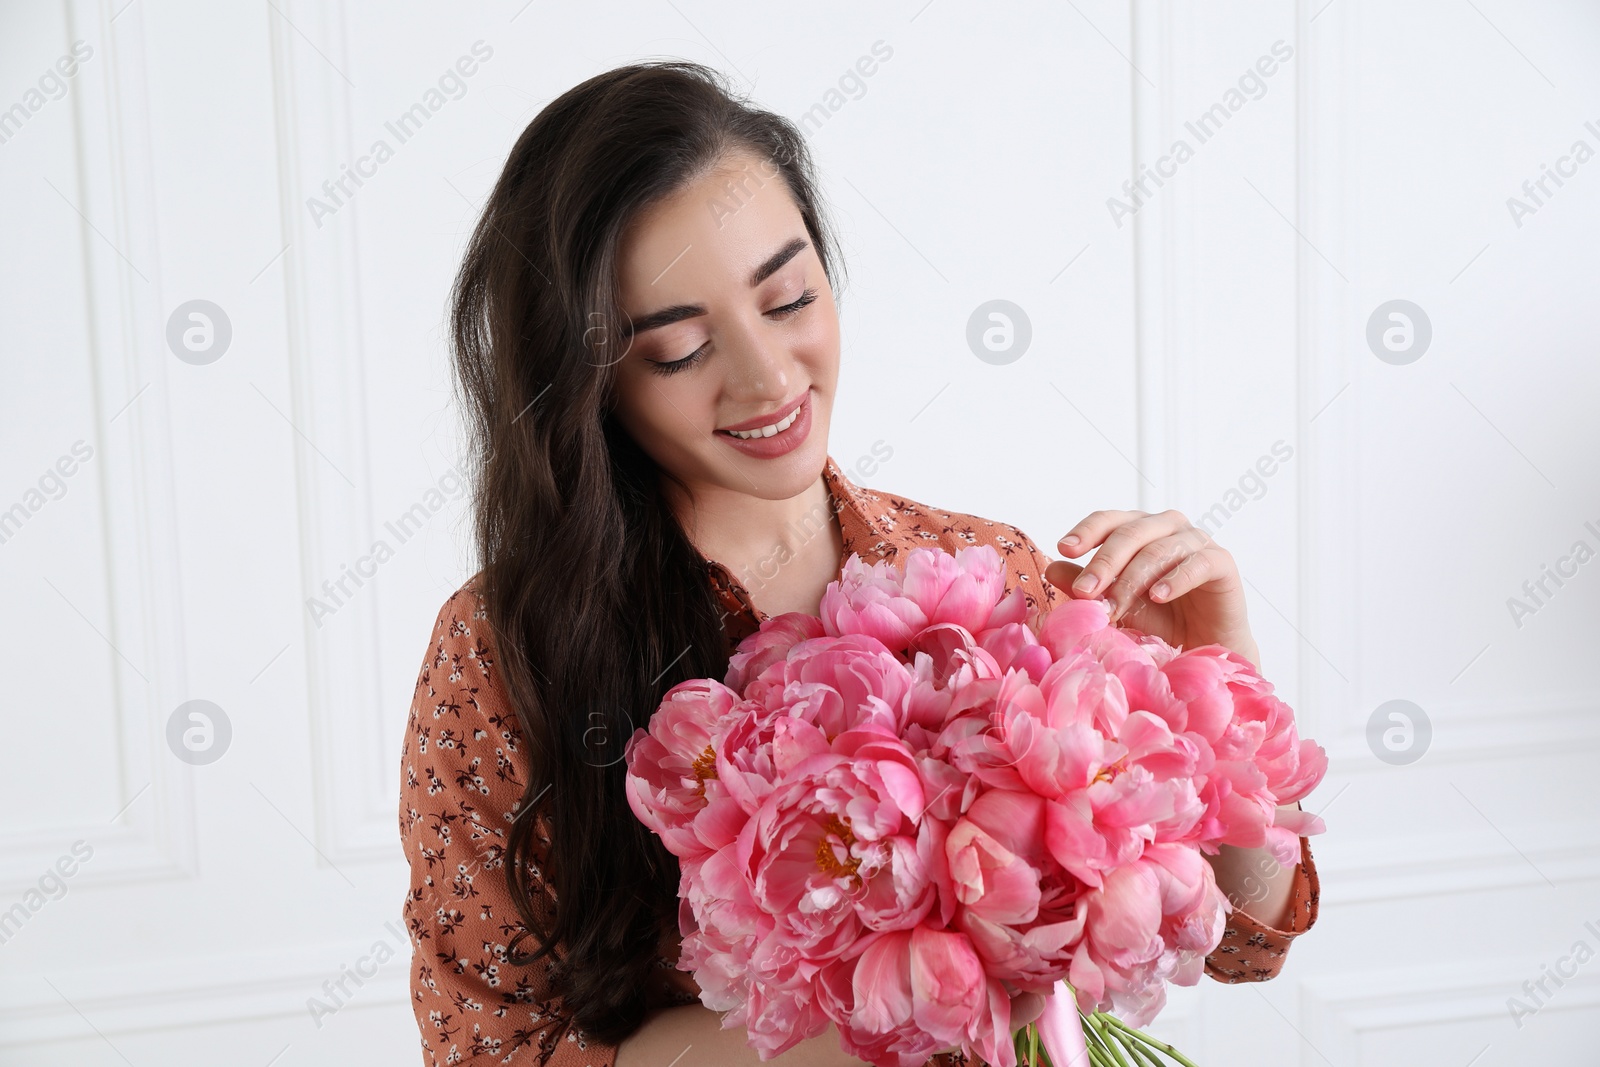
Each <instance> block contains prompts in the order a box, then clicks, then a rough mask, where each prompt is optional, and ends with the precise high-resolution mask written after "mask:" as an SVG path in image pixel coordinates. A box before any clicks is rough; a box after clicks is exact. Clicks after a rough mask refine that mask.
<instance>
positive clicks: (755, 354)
mask: <svg viewBox="0 0 1600 1067" xmlns="http://www.w3.org/2000/svg"><path fill="white" fill-rule="evenodd" d="M724 344H725V348H724V352H725V353H726V355H727V360H728V366H729V371H728V378H727V383H726V386H725V388H726V390H727V392H728V394H729V395H730V396H732V397H734V398H735V399H737V400H738V401H740V402H741V403H745V404H750V405H759V404H777V403H781V402H782V401H784V400H788V399H789V398H790V396H791V394H792V393H793V392H794V362H795V361H794V357H793V356H792V355H791V354H790V352H789V349H788V346H787V345H785V344H784V342H783V338H782V336H781V335H780V334H779V333H778V331H776V330H773V329H771V328H770V324H768V323H767V322H765V321H764V320H763V321H757V322H749V321H741V322H740V323H739V324H738V325H737V326H736V327H734V328H733V329H731V330H730V331H729V332H728V333H727V334H726V335H725V339H724Z"/></svg>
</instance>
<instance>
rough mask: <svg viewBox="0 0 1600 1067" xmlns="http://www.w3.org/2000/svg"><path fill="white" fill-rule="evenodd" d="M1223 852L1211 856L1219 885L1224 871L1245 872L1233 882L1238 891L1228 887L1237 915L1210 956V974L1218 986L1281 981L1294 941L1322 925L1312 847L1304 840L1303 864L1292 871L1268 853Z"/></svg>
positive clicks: (1233, 912) (1263, 851)
mask: <svg viewBox="0 0 1600 1067" xmlns="http://www.w3.org/2000/svg"><path fill="white" fill-rule="evenodd" d="M1221 848H1222V849H1223V852H1222V854H1220V855H1218V856H1214V857H1213V856H1208V857H1206V858H1207V859H1208V860H1210V861H1211V863H1212V866H1213V868H1214V869H1216V870H1218V872H1219V875H1218V879H1217V884H1218V886H1219V887H1222V886H1223V877H1224V876H1223V874H1222V872H1223V871H1226V870H1229V869H1235V870H1238V871H1241V872H1242V873H1239V874H1238V875H1237V878H1238V880H1237V881H1235V882H1233V883H1232V884H1233V885H1234V886H1235V887H1237V888H1236V889H1235V890H1234V891H1231V892H1230V891H1229V890H1227V889H1226V888H1224V892H1226V893H1228V899H1229V902H1230V903H1232V905H1233V911H1232V913H1231V914H1230V915H1229V916H1228V918H1227V923H1226V925H1225V926H1224V927H1223V931H1222V940H1221V942H1219V943H1218V945H1217V947H1216V948H1215V949H1213V950H1212V952H1211V954H1210V955H1209V956H1207V957H1206V974H1208V975H1210V976H1211V977H1212V978H1215V979H1216V980H1217V981H1219V982H1264V981H1267V980H1268V979H1271V978H1276V977H1277V976H1278V972H1279V971H1281V970H1283V964H1284V961H1285V959H1286V958H1287V956H1288V953H1289V946H1290V945H1292V944H1293V943H1294V939H1295V938H1297V937H1299V936H1300V935H1301V934H1303V933H1305V932H1306V931H1307V930H1309V929H1311V927H1312V926H1313V925H1315V924H1316V921H1317V906H1318V899H1319V897H1320V895H1321V886H1320V884H1319V883H1318V881H1317V863H1316V860H1315V859H1314V858H1313V857H1312V855H1311V843H1310V841H1308V840H1307V839H1306V838H1304V837H1302V838H1301V839H1300V862H1299V863H1297V864H1295V865H1294V866H1293V867H1284V866H1282V865H1281V864H1279V863H1278V861H1277V860H1275V859H1273V858H1272V853H1270V852H1268V851H1267V850H1266V849H1231V850H1230V846H1228V845H1223V846H1221ZM1251 857H1254V862H1253V865H1252V861H1251ZM1240 890H1242V892H1240ZM1266 920H1270V921H1266Z"/></svg>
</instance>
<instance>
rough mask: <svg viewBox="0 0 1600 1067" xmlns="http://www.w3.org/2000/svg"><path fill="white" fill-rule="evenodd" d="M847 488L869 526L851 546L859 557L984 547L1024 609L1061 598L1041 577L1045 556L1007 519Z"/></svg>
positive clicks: (1047, 562) (888, 557)
mask: <svg viewBox="0 0 1600 1067" xmlns="http://www.w3.org/2000/svg"><path fill="white" fill-rule="evenodd" d="M848 491H849V492H850V494H851V496H852V498H853V501H854V503H855V504H856V505H857V507H858V508H859V509H860V510H861V512H862V514H863V515H864V516H865V518H866V520H867V522H868V526H869V530H868V531H867V536H866V537H864V538H863V540H866V541H871V542H872V543H871V544H868V545H865V546H862V547H858V548H857V549H856V550H857V551H859V552H861V554H862V556H863V558H868V555H869V552H870V553H871V554H872V555H874V556H875V557H876V558H878V559H885V560H889V561H891V562H893V561H895V560H897V559H898V558H899V557H901V556H903V555H904V554H905V553H907V552H909V551H911V550H912V549H914V548H919V547H934V548H942V549H944V550H945V551H947V552H951V553H954V552H957V551H959V550H960V549H963V548H971V547H974V546H978V545H988V546H990V547H992V548H993V549H994V550H995V551H996V552H997V553H999V555H1000V558H1001V560H1003V561H1004V562H1005V565H1006V573H1007V583H1006V587H1007V589H1008V590H1010V589H1012V588H1020V589H1021V590H1022V592H1023V597H1024V599H1025V600H1026V601H1027V603H1028V606H1029V607H1030V608H1039V609H1041V610H1044V611H1048V610H1050V609H1051V608H1052V607H1054V606H1055V604H1056V603H1057V602H1058V599H1059V598H1060V597H1062V596H1064V594H1063V593H1061V591H1060V590H1058V589H1057V588H1056V587H1055V586H1053V585H1051V584H1050V582H1049V581H1048V580H1046V578H1045V576H1044V570H1045V568H1046V567H1047V566H1049V565H1050V557H1049V556H1047V555H1045V554H1044V553H1043V552H1041V551H1040V550H1039V547H1038V545H1036V544H1035V543H1034V541H1033V539H1032V538H1031V537H1029V536H1028V535H1027V534H1026V533H1024V532H1023V531H1022V530H1021V529H1020V528H1019V527H1017V526H1015V525H1014V524H1012V523H1008V522H1002V521H1000V520H997V519H990V518H986V517H984V516H982V515H974V514H971V513H969V512H964V511H956V510H951V509H946V508H941V507H936V506H934V505H932V504H927V503H924V502H923V501H920V500H916V499H913V498H912V497H909V496H905V495H904V494H900V493H894V492H890V491H888V490H883V489H866V488H862V487H861V486H857V485H854V484H853V483H852V484H848Z"/></svg>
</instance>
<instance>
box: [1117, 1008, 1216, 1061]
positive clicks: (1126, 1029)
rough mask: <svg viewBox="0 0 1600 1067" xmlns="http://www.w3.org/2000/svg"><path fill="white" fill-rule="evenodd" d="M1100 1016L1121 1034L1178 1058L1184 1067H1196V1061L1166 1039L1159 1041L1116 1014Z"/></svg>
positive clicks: (1175, 1058)
mask: <svg viewBox="0 0 1600 1067" xmlns="http://www.w3.org/2000/svg"><path fill="white" fill-rule="evenodd" d="M1100 1018H1102V1019H1104V1020H1105V1021H1106V1024H1107V1025H1108V1026H1109V1027H1110V1028H1111V1029H1112V1030H1114V1031H1117V1032H1120V1033H1121V1034H1126V1035H1128V1036H1129V1037H1131V1038H1133V1039H1134V1040H1136V1041H1139V1042H1141V1043H1143V1044H1145V1045H1147V1046H1149V1047H1150V1048H1152V1049H1155V1050H1156V1051H1157V1052H1160V1053H1161V1054H1162V1055H1163V1056H1168V1057H1170V1058H1172V1059H1174V1060H1177V1061H1178V1063H1180V1064H1182V1065H1183V1067H1195V1064H1194V1061H1192V1060H1190V1059H1189V1058H1188V1057H1187V1056H1185V1055H1184V1054H1183V1053H1181V1052H1179V1051H1178V1050H1177V1049H1175V1048H1173V1047H1172V1046H1171V1045H1169V1044H1167V1043H1166V1042H1165V1041H1157V1040H1156V1039H1155V1038H1153V1037H1151V1036H1150V1035H1149V1034H1146V1033H1144V1032H1143V1031H1140V1030H1135V1029H1134V1028H1133V1027H1131V1026H1129V1025H1128V1024H1127V1023H1125V1022H1123V1021H1122V1020H1121V1019H1119V1018H1117V1017H1116V1016H1115V1015H1106V1014H1104V1013H1101V1015H1100Z"/></svg>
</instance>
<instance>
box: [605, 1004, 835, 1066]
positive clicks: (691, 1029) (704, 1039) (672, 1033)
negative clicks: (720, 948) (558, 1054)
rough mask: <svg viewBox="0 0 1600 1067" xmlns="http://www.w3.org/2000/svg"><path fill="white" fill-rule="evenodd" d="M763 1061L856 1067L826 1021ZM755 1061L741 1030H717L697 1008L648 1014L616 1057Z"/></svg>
mask: <svg viewBox="0 0 1600 1067" xmlns="http://www.w3.org/2000/svg"><path fill="white" fill-rule="evenodd" d="M680 1057H681V1058H680ZM766 1062H767V1063H776V1064H782V1065H784V1067H859V1065H860V1064H861V1062H862V1061H861V1060H858V1059H855V1058H853V1057H851V1056H848V1055H846V1054H845V1052H844V1050H843V1049H841V1048H840V1047H839V1034H838V1032H837V1031H836V1030H835V1029H834V1028H833V1025H832V1024H831V1023H830V1024H829V1025H828V1029H827V1030H825V1031H824V1032H823V1033H821V1034H818V1035H817V1036H816V1037H811V1038H807V1039H806V1040H804V1041H802V1042H800V1043H799V1044H798V1045H796V1046H795V1047H794V1048H792V1049H790V1050H789V1051H788V1052H785V1053H784V1054H783V1055H781V1056H776V1057H774V1058H772V1059H770V1060H767V1061H766ZM761 1063H762V1060H761V1058H760V1057H759V1056H758V1055H756V1050H755V1049H753V1048H751V1047H750V1044H749V1042H748V1040H747V1039H746V1037H745V1029H744V1027H742V1026H735V1027H731V1028H729V1029H727V1030H724V1029H722V1016H721V1015H720V1014H718V1013H717V1012H714V1011H712V1010H711V1009H710V1008H707V1007H704V1006H702V1005H699V1004H685V1005H683V1006H682V1007H677V1008H667V1009H665V1010H663V1011H659V1012H656V1013H655V1014H653V1015H651V1016H650V1017H649V1018H647V1019H646V1020H645V1023H644V1025H643V1026H641V1027H640V1028H639V1031H638V1032H637V1033H636V1034H634V1035H633V1036H632V1037H629V1038H625V1039H624V1040H623V1042H622V1044H621V1045H620V1046H619V1047H618V1049H617V1059H616V1067H668V1065H669V1064H671V1065H674V1067H723V1065H727V1067H758V1065H759V1064H761Z"/></svg>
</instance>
